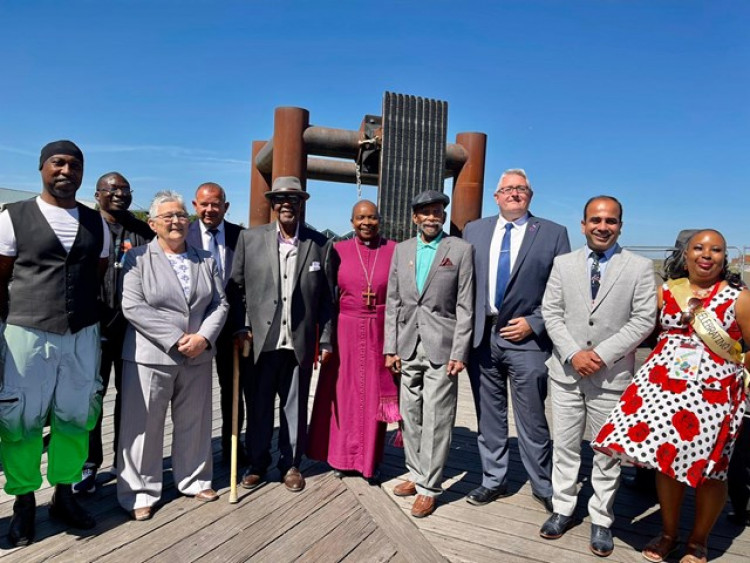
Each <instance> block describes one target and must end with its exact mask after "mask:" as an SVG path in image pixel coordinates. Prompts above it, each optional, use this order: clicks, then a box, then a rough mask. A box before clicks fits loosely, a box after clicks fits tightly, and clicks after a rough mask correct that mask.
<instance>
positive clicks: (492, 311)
mask: <svg viewBox="0 0 750 563" xmlns="http://www.w3.org/2000/svg"><path fill="white" fill-rule="evenodd" d="M533 195H534V192H533V190H532V189H531V185H530V183H529V181H528V178H527V176H526V173H525V172H524V171H523V170H521V169H510V170H506V171H505V172H504V173H503V175H502V176H501V178H500V183H499V184H498V187H497V189H496V190H495V201H496V202H497V204H498V207H499V208H500V214H499V215H497V216H493V217H487V218H484V219H479V220H477V221H472V222H471V223H469V224H467V225H466V228H465V229H464V239H465V240H467V241H468V242H470V243H471V244H472V245H473V246H474V251H475V257H474V268H475V276H474V278H475V280H476V291H475V303H474V312H475V315H474V339H473V350H472V354H471V358H470V360H469V379H470V381H471V386H472V392H473V394H474V403H475V405H476V409H477V420H478V423H479V437H478V445H479V455H480V457H481V461H482V485H481V486H480V487H478V488H476V489H474V490H473V491H471V492H470V493H469V495H468V496H467V501H468V502H469V503H471V504H474V505H483V504H487V503H489V502H492V501H493V500H495V499H497V498H500V497H502V496H506V495H507V494H508V485H507V482H508V475H507V473H508V462H509V450H508V388H510V395H511V398H512V400H513V413H514V418H515V423H516V429H517V432H518V446H519V450H520V453H521V461H522V462H523V465H524V468H525V469H526V472H527V473H528V475H529V480H530V481H531V488H532V494H533V497H534V499H536V500H537V501H538V502H540V503H541V504H542V505H543V506H544V507H545V509H546V510H547V511H548V512H552V482H551V472H552V444H551V441H550V435H549V427H548V426H547V419H546V417H545V414H544V400H545V398H546V397H547V367H546V366H545V362H546V361H547V359H548V358H549V356H550V353H551V350H552V344H551V342H550V339H549V337H548V336H547V334H546V332H545V329H544V321H543V319H542V313H541V307H542V296H543V295H544V288H545V286H546V283H547V278H548V277H549V274H550V271H551V269H552V262H553V260H554V258H555V256H558V255H559V254H564V253H566V252H570V242H569V240H568V233H567V230H566V229H565V227H563V226H561V225H558V224H556V223H553V222H551V221H547V220H545V219H540V218H539V217H534V216H533V215H531V214H530V213H529V204H530V203H531V198H532V196H533Z"/></svg>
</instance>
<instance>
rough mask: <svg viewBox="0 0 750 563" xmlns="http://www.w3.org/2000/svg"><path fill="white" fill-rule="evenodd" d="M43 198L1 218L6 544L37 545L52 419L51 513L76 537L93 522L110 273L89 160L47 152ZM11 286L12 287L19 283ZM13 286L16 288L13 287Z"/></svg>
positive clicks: (59, 145) (62, 148) (0, 438)
mask: <svg viewBox="0 0 750 563" xmlns="http://www.w3.org/2000/svg"><path fill="white" fill-rule="evenodd" d="M39 170H40V171H41V175H42V193H41V194H40V195H39V196H38V197H36V198H33V199H28V200H25V201H19V202H16V203H12V204H10V205H8V207H7V209H6V210H5V211H3V213H2V214H0V315H1V316H2V318H3V319H4V320H5V322H6V324H5V325H4V327H3V329H2V339H3V344H4V348H5V350H4V351H3V359H4V365H3V366H2V368H1V369H2V376H3V377H2V380H3V381H2V385H0V453H1V454H2V463H3V470H4V471H5V477H6V479H7V482H6V484H5V492H7V493H8V494H9V495H14V496H15V497H16V500H15V503H14V504H13V517H12V518H11V521H10V527H9V530H8V540H9V542H10V544H11V545H12V546H13V547H16V546H21V545H28V544H29V543H31V542H32V541H34V531H35V514H36V500H35V498H34V491H36V490H37V489H38V488H39V487H41V485H42V474H41V470H40V463H41V458H42V429H43V427H44V424H45V422H46V420H47V418H48V417H49V420H50V427H51V433H50V442H49V450H48V452H47V453H48V464H47V481H49V483H50V484H51V485H53V486H54V487H55V492H54V495H53V496H52V501H51V502H50V505H49V514H50V516H51V517H52V518H54V519H57V520H60V521H62V522H63V523H65V524H67V525H68V526H70V527H72V528H81V529H89V528H93V527H94V526H95V525H96V522H95V521H94V519H93V517H92V516H91V515H90V514H89V513H88V512H86V511H85V510H84V509H83V508H81V506H80V505H79V504H78V503H77V502H76V500H75V498H74V497H73V490H72V484H73V483H76V482H78V481H80V479H81V467H83V463H84V461H86V455H87V453H88V444H89V431H90V430H91V429H92V428H93V427H94V425H95V424H96V421H97V417H98V416H99V412H100V410H101V389H102V384H101V378H100V377H99V309H98V307H97V297H98V295H99V284H100V282H101V279H102V276H103V274H104V272H105V271H106V269H107V259H108V256H109V244H110V237H109V229H108V228H107V227H106V226H105V225H104V220H103V219H102V217H101V216H100V215H99V213H97V212H96V211H94V210H93V209H89V208H88V207H86V206H84V205H81V204H80V203H78V202H77V201H76V192H77V191H78V189H79V188H80V187H81V181H82V180H83V153H81V150H80V149H79V148H78V147H77V146H76V145H75V144H74V143H72V142H70V141H56V142H53V143H49V144H47V145H45V146H44V148H42V152H41V155H40V157H39ZM11 279H12V283H10V282H11ZM9 283H10V286H9Z"/></svg>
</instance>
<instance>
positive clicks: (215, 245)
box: [208, 229, 224, 280]
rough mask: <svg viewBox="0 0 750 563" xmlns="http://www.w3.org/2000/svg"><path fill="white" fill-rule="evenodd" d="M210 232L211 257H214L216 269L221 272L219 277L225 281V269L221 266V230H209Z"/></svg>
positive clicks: (209, 247)
mask: <svg viewBox="0 0 750 563" xmlns="http://www.w3.org/2000/svg"><path fill="white" fill-rule="evenodd" d="M208 232H209V233H210V234H211V242H210V244H209V245H208V251H209V252H210V253H211V256H213V257H214V260H215V261H216V268H217V269H218V270H219V277H220V278H221V279H222V280H223V279H224V268H223V267H222V265H221V251H220V250H219V241H218V236H219V229H208Z"/></svg>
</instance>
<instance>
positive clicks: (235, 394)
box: [229, 340, 250, 504]
mask: <svg viewBox="0 0 750 563" xmlns="http://www.w3.org/2000/svg"><path fill="white" fill-rule="evenodd" d="M249 355H250V343H249V342H247V341H245V343H244V346H243V347H242V357H243V358H247V357H248V356H249ZM232 357H233V358H232V360H233V361H232V365H233V368H234V371H233V373H232V457H231V461H230V463H231V469H230V472H229V483H230V484H229V503H230V504H236V503H237V448H238V446H239V434H240V429H239V418H240V347H239V344H237V341H236V340H235V341H234V345H233V347H232Z"/></svg>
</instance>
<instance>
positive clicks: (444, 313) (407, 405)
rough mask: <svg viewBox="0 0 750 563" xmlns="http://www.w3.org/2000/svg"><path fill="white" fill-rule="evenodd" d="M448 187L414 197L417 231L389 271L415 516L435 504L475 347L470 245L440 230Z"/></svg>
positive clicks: (394, 367)
mask: <svg viewBox="0 0 750 563" xmlns="http://www.w3.org/2000/svg"><path fill="white" fill-rule="evenodd" d="M449 201H450V200H449V199H448V196H446V195H445V194H443V193H441V192H438V191H434V190H427V191H425V192H422V193H420V194H418V195H417V196H416V197H415V198H414V200H413V201H412V204H411V207H412V219H413V221H414V223H415V224H416V225H417V230H418V234H417V236H416V237H414V238H411V239H409V240H406V241H404V242H402V243H399V244H398V245H396V249H395V251H394V253H393V260H392V261H391V269H390V273H389V277H388V295H387V299H386V310H385V344H384V348H383V353H384V354H385V364H386V367H387V368H388V369H390V370H391V372H392V373H393V375H394V376H399V375H400V378H401V385H400V410H401V418H402V419H403V437H404V455H405V457H406V467H407V469H408V470H409V478H408V480H407V481H404V482H403V483H401V484H399V485H397V486H396V487H395V488H394V489H393V492H394V494H395V495H397V496H411V495H417V496H416V499H415V501H414V505H413V506H412V510H411V513H412V516H414V517H416V518H423V517H425V516H428V515H430V514H432V513H433V512H434V510H435V504H436V497H437V496H438V495H440V493H442V487H441V483H442V477H443V466H444V465H445V461H446V459H447V457H448V452H449V450H450V444H451V434H452V431H453V424H454V422H455V419H456V400H457V397H458V374H459V373H461V372H462V371H463V369H464V365H465V363H466V362H467V361H468V358H469V349H470V347H471V326H472V313H473V309H474V305H473V289H472V284H473V278H474V264H473V258H472V249H471V245H470V244H468V243H467V242H464V241H463V240H461V239H460V238H455V237H451V236H448V235H446V234H445V233H444V232H443V224H444V223H445V217H446V215H445V207H446V206H447V205H448V203H449Z"/></svg>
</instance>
